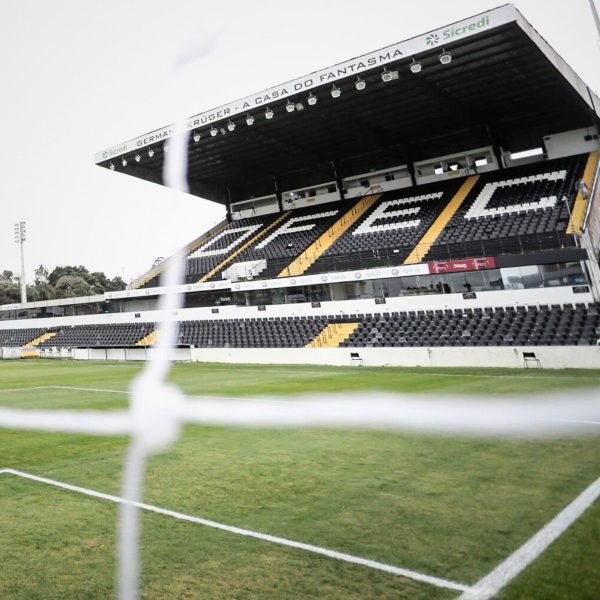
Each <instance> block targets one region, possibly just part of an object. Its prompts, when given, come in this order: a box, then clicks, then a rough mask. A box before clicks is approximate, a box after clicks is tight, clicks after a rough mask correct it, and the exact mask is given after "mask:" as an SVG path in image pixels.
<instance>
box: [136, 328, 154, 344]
mask: <svg viewBox="0 0 600 600" xmlns="http://www.w3.org/2000/svg"><path fill="white" fill-rule="evenodd" d="M157 335H158V331H156V330H155V331H151V332H150V333H149V334H148V335H146V336H144V337H143V338H142V339H141V340H138V341H137V342H136V343H135V345H136V346H153V345H154V344H155V342H156V337H157Z"/></svg>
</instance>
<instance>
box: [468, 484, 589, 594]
mask: <svg viewBox="0 0 600 600" xmlns="http://www.w3.org/2000/svg"><path fill="white" fill-rule="evenodd" d="M598 497H600V477H599V478H598V479H596V481H594V482H593V483H592V484H591V485H590V486H588V487H587V488H586V489H585V490H584V491H583V492H581V494H579V496H577V498H575V500H573V502H571V503H570V504H569V505H568V506H567V507H566V508H564V509H563V510H562V511H561V512H559V513H558V514H557V515H556V517H554V519H552V521H550V522H549V523H548V524H547V525H545V526H544V527H543V528H542V529H540V530H539V531H538V532H537V533H536V534H535V535H534V536H533V537H531V538H530V539H529V540H528V541H527V542H525V543H524V544H523V545H522V546H521V547H520V548H519V549H518V550H517V551H516V552H513V554H511V555H510V556H509V557H508V558H507V559H506V560H505V561H504V562H502V563H500V564H499V565H498V566H497V567H496V568H495V569H494V570H493V571H492V572H491V573H489V574H488V575H486V576H485V577H484V578H483V579H481V580H479V581H478V582H477V583H476V584H475V585H474V586H473V587H471V588H470V589H469V590H467V591H466V592H465V593H463V594H462V595H461V596H460V599H459V600H488V599H489V598H493V597H494V596H495V595H496V594H497V593H498V592H499V591H500V590H501V589H502V588H503V587H504V586H505V585H507V584H508V583H510V582H511V581H512V580H513V579H514V578H515V577H516V576H517V575H518V574H519V573H520V572H521V571H523V569H525V568H526V567H527V566H528V565H529V564H531V563H532V562H533V561H534V560H535V559H536V558H537V557H538V556H539V555H540V554H541V553H542V552H544V550H546V548H548V546H550V544H552V542H554V540H556V539H557V538H558V537H559V536H560V535H562V534H563V533H564V532H565V531H566V530H567V529H568V528H569V527H570V526H571V525H572V524H573V523H574V522H575V521H576V520H577V519H578V518H579V517H580V516H581V515H582V514H583V513H584V512H585V511H586V510H587V509H588V508H589V507H590V506H591V505H592V504H593V503H594V502H595V501H596V500H597V499H598Z"/></svg>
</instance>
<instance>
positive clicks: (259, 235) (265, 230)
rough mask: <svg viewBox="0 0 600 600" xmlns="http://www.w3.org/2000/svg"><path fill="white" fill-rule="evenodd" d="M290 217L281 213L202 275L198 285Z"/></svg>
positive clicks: (287, 213)
mask: <svg viewBox="0 0 600 600" xmlns="http://www.w3.org/2000/svg"><path fill="white" fill-rule="evenodd" d="M289 215H290V213H289V212H286V213H283V214H282V215H281V216H280V217H279V218H278V219H275V220H274V221H273V222H272V223H271V224H270V225H268V226H267V227H265V228H263V229H261V230H260V231H259V232H258V233H257V234H256V235H254V236H253V237H252V238H251V239H250V240H248V241H247V242H246V243H245V244H242V245H241V246H240V247H239V248H237V249H236V250H234V251H233V252H232V253H231V254H229V255H228V256H227V257H226V258H225V259H224V260H222V261H221V262H220V263H219V264H218V265H217V266H216V267H214V268H213V269H212V270H210V271H209V272H208V273H206V275H203V276H202V277H201V278H200V279H199V280H198V283H204V282H205V281H208V280H209V279H210V278H211V277H214V276H215V275H216V274H217V273H219V272H220V271H222V270H223V269H224V268H225V267H226V266H227V265H228V264H229V263H231V262H232V261H233V259H234V258H236V257H237V256H239V255H240V254H241V253H242V252H244V251H245V250H247V249H248V248H250V247H251V246H252V245H254V244H255V243H256V242H258V241H259V240H260V239H261V238H262V237H264V235H265V234H266V233H268V232H269V231H271V230H272V229H274V228H275V227H277V226H278V225H280V224H281V223H283V221H285V219H287V217H288V216H289Z"/></svg>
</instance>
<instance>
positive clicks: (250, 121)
mask: <svg viewBox="0 0 600 600" xmlns="http://www.w3.org/2000/svg"><path fill="white" fill-rule="evenodd" d="M438 58H439V61H440V63H441V64H443V65H448V64H450V62H452V54H451V53H450V52H448V51H447V50H445V49H442V53H441V54H440V55H439V57H438ZM409 68H410V72H411V73H414V74H417V73H420V72H421V71H422V70H423V65H422V63H421V62H420V61H418V60H415V58H414V57H413V59H412V62H411V63H410V67H409ZM393 79H398V71H390V70H388V69H387V68H386V67H384V68H383V71H382V73H381V80H382V81H383V82H384V83H388V82H390V81H392V80H393ZM354 87H355V88H356V89H357V90H364V89H365V88H366V87H367V82H366V81H365V80H364V79H361V78H360V76H358V77H357V78H356V81H355V82H354ZM330 94H331V97H332V98H339V97H340V96H341V95H342V90H341V89H340V88H339V87H338V86H337V85H335V84H333V85H332V86H331V90H330ZM317 101H318V98H317V97H316V96H315V95H314V94H313V93H312V92H310V93H309V94H308V98H307V99H306V102H307V103H308V105H309V106H314V105H315V104H316V103H317ZM303 109H304V105H303V104H302V102H297V103H295V104H294V103H293V102H292V101H290V100H288V101H287V103H286V105H285V110H286V111H287V112H289V113H292V112H294V111H295V110H303ZM274 116H275V112H274V111H273V109H272V108H269V107H268V106H267V108H266V110H265V119H267V120H270V119H272V118H273V117H274ZM246 125H248V126H250V125H254V117H253V116H252V115H251V114H250V113H248V114H247V115H246ZM226 127H227V130H228V131H233V130H234V129H235V127H236V125H235V123H234V122H233V121H232V120H231V119H230V120H229V121H227V125H226ZM219 131H220V132H221V133H223V134H225V129H224V128H222V127H221V128H220V129H217V128H216V127H215V126H214V125H213V127H211V129H210V135H211V137H216V136H217V135H219ZM201 138H202V136H201V135H200V134H199V133H198V132H197V131H195V132H194V135H193V136H192V139H193V140H194V142H199V141H200V139H201ZM164 149H165V152H167V150H168V145H167V144H165V145H164ZM148 156H149V157H150V158H152V157H153V156H154V150H153V149H152V148H150V149H149V150H148ZM134 159H135V162H138V163H139V162H140V160H141V159H142V157H141V156H140V155H139V154H136V155H135V157H134ZM121 164H122V165H123V166H124V167H126V166H127V159H126V158H125V157H123V158H122V160H121ZM110 169H111V170H112V171H114V170H115V166H114V165H113V164H112V163H110Z"/></svg>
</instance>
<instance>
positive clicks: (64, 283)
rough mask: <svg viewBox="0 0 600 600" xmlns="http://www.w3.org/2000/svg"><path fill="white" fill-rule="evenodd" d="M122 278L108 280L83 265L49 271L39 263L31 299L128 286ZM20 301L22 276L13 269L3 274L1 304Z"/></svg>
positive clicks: (30, 289)
mask: <svg viewBox="0 0 600 600" xmlns="http://www.w3.org/2000/svg"><path fill="white" fill-rule="evenodd" d="M125 287H126V286H125V282H124V281H123V279H122V278H121V277H118V276H117V277H113V278H112V279H109V278H108V277H107V276H106V275H105V274H104V273H100V272H99V271H95V272H93V273H90V272H89V271H88V270H87V269H86V268H85V267H84V266H78V267H75V266H66V267H62V266H61V267H56V268H55V269H54V270H53V271H48V269H47V268H46V267H44V266H43V265H40V266H39V267H38V268H37V269H36V270H35V271H34V280H33V284H31V285H28V286H27V300H28V302H37V301H39V300H52V299H53V298H74V297H76V296H93V295H94V294H103V293H104V292H114V291H119V290H124V289H125ZM19 302H21V288H20V278H19V276H18V275H17V274H15V273H13V272H12V271H7V270H5V271H2V272H1V273H0V304H16V303H19Z"/></svg>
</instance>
